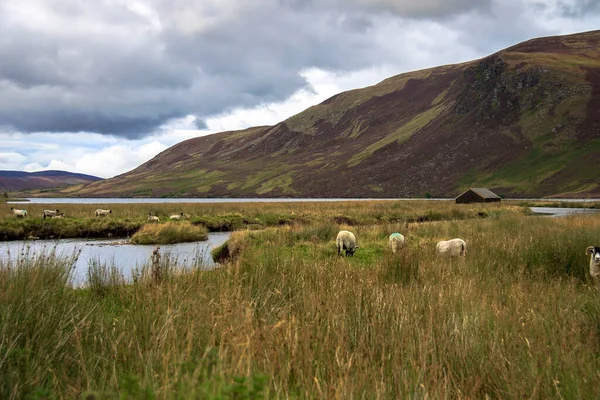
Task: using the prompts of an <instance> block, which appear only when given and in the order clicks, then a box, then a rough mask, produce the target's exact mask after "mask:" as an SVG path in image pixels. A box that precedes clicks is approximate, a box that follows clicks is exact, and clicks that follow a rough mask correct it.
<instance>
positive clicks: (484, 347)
mask: <svg viewBox="0 0 600 400" xmlns="http://www.w3.org/2000/svg"><path fill="white" fill-rule="evenodd" d="M392 204H393V203H388V204H387V207H389V209H388V208H385V207H381V206H380V205H378V204H374V205H373V206H374V207H376V208H377V210H371V211H369V210H367V209H366V208H363V209H362V211H360V212H361V213H364V214H352V212H351V211H348V212H347V213H345V214H344V215H349V216H351V217H355V216H356V217H357V218H361V215H375V214H376V213H378V212H381V213H382V214H383V215H388V213H391V212H392V210H394V208H391V207H392ZM311 207H312V206H311ZM338 207H340V206H339V205H338ZM411 207H412V206H411ZM440 207H441V208H443V207H442V206H440ZM453 208H454V206H453V205H448V210H445V211H444V210H441V211H440V212H441V213H443V214H444V215H449V214H450V213H452V209H453ZM339 210H340V208H335V207H332V208H331V209H330V211H331V216H332V217H334V216H335V215H337V214H338V213H339ZM411 210H413V211H414V209H412V208H411ZM496 210H497V209H495V208H494V209H492V208H490V209H486V211H489V212H488V217H487V218H469V219H460V218H462V217H461V215H460V214H457V218H459V219H448V220H441V221H433V222H420V223H419V222H416V221H415V222H408V224H407V223H406V220H405V219H403V220H402V221H401V222H392V223H390V222H389V221H384V222H380V223H375V224H361V225H344V224H334V223H333V222H330V221H329V220H328V219H327V218H325V217H323V218H322V219H321V221H315V222H314V223H312V222H311V223H305V224H291V225H288V224H286V225H283V226H281V227H271V228H268V229H264V230H245V231H239V232H236V233H235V235H233V236H232V238H231V243H230V244H231V248H232V249H235V251H236V257H233V258H232V259H231V261H228V262H226V263H225V264H223V266H222V267H220V268H217V269H215V270H212V271H203V270H201V269H193V270H180V269H177V267H176V266H173V265H171V266H169V267H168V268H167V267H165V269H164V271H168V272H165V273H164V274H163V275H161V276H162V278H161V279H154V278H153V277H152V274H151V273H150V274H146V275H143V274H142V275H140V276H138V278H137V279H134V280H133V281H132V282H131V283H129V284H125V283H123V282H121V281H119V280H118V279H112V278H110V273H109V272H106V271H105V272H101V273H100V277H101V282H102V285H101V286H100V287H104V289H103V290H101V291H98V290H95V289H94V288H93V285H91V284H90V285H89V287H85V288H71V287H70V286H69V284H68V277H69V265H70V264H69V263H70V261H69V260H68V259H64V258H63V259H57V258H56V256H48V257H47V258H45V259H39V258H36V257H34V256H32V255H31V254H29V255H28V254H24V255H23V256H22V257H21V258H20V259H19V261H15V260H13V261H11V262H10V263H7V262H6V261H1V262H0V310H1V311H0V376H1V377H3V379H0V398H7V399H16V398H23V397H26V396H31V397H34V396H38V397H43V396H46V397H50V398H76V397H83V396H85V395H92V396H96V397H95V398H104V397H119V396H120V397H125V398H126V397H128V396H129V397H131V398H143V397H146V398H150V397H156V398H259V397H265V398H287V397H294V398H358V397H360V398H362V397H366V398H414V397H419V398H486V397H488V398H544V399H547V398H598V397H600V387H599V386H598V385H597V383H596V382H597V377H598V371H599V370H600V357H599V354H600V340H599V338H600V297H599V295H598V294H599V293H598V287H597V286H596V285H595V283H594V282H592V281H591V280H590V278H589V276H588V274H587V266H588V261H589V260H588V258H587V257H586V256H585V254H584V253H585V248H586V247H587V246H588V245H590V244H598V241H597V240H598V238H600V216H576V217H567V218H538V217H528V216H525V215H523V214H521V213H520V212H504V211H503V212H496ZM421 211H422V210H420V209H419V210H418V212H419V213H421ZM184 212H186V211H185V210H184ZM186 213H187V212H186ZM315 215H317V214H316V211H315ZM345 228H347V229H350V230H352V231H353V232H354V233H355V234H356V236H357V239H358V241H359V246H360V248H359V249H358V250H357V252H356V253H355V256H354V257H348V258H346V257H338V256H337V254H336V250H335V233H337V231H338V230H339V229H345ZM395 231H399V232H401V233H403V234H404V235H405V236H406V238H407V241H406V246H405V247H404V248H403V249H402V250H401V251H400V252H399V253H398V254H396V255H392V254H391V251H390V249H389V248H388V247H387V246H388V244H387V236H388V235H389V234H390V233H392V232H395ZM453 237H461V238H463V239H464V240H465V241H466V242H467V244H468V256H467V257H466V258H453V259H445V258H439V257H438V256H437V255H436V253H435V243H437V241H439V240H442V239H449V238H453ZM159 262H160V263H164V262H166V258H165V257H164V256H163V257H162V258H161V259H160V260H159ZM104 268H108V269H109V268H110V266H104ZM145 268H146V270H147V271H151V269H152V263H151V262H150V261H149V263H148V265H147V266H146V267H145ZM96 273H98V271H96Z"/></svg>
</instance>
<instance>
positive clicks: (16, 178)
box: [0, 170, 102, 192]
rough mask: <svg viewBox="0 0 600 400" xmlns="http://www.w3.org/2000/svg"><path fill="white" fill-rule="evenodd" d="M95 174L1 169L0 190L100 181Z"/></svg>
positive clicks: (29, 188) (9, 190) (55, 186)
mask: <svg viewBox="0 0 600 400" xmlns="http://www.w3.org/2000/svg"><path fill="white" fill-rule="evenodd" d="M101 180H102V178H98V177H97V176H92V175H85V174H76V173H72V172H66V171H39V172H23V171H1V170H0V192H18V191H22V190H35V189H53V188H58V187H63V186H67V185H77V184H87V183H90V182H96V181H101Z"/></svg>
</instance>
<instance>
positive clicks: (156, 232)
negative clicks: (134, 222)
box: [131, 221, 208, 244]
mask: <svg viewBox="0 0 600 400" xmlns="http://www.w3.org/2000/svg"><path fill="white" fill-rule="evenodd" d="M207 239H208V234H207V231H206V228H204V227H203V226H197V225H192V224H191V223H190V222H189V221H182V222H166V223H164V224H147V225H144V226H142V228H141V229H140V230H138V231H137V232H136V233H135V234H134V235H133V236H132V237H131V243H135V244H172V243H184V242H198V241H203V240H207Z"/></svg>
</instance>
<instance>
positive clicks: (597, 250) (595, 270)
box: [585, 246, 600, 279]
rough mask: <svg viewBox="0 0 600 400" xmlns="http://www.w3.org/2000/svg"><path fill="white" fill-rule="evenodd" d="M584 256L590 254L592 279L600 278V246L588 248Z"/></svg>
mask: <svg viewBox="0 0 600 400" xmlns="http://www.w3.org/2000/svg"><path fill="white" fill-rule="evenodd" d="M585 254H590V275H591V276H592V278H594V279H598V278H600V246H590V247H588V248H587V249H586V251H585Z"/></svg>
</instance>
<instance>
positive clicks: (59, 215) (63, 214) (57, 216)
mask: <svg viewBox="0 0 600 400" xmlns="http://www.w3.org/2000/svg"><path fill="white" fill-rule="evenodd" d="M64 217H65V213H60V214H58V215H53V216H51V217H50V219H60V218H64Z"/></svg>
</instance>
